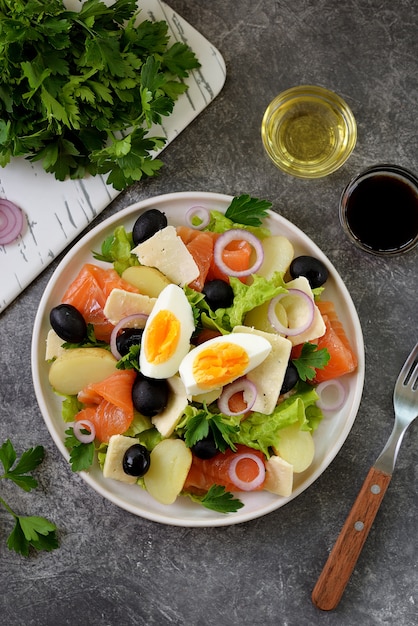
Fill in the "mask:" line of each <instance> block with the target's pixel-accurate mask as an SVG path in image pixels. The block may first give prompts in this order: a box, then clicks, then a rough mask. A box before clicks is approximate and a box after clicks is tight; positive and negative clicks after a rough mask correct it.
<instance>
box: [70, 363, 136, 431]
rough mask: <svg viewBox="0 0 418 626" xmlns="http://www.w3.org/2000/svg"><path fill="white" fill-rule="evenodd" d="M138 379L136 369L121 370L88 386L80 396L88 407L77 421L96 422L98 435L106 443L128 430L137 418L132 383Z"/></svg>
mask: <svg viewBox="0 0 418 626" xmlns="http://www.w3.org/2000/svg"><path fill="white" fill-rule="evenodd" d="M135 378H136V373H135V372H134V370H117V371H116V372H115V373H114V374H112V375H111V376H108V377H107V378H105V379H104V380H102V381H101V382H99V383H92V384H90V385H87V386H86V387H85V388H84V389H82V390H81V391H80V392H79V393H78V396H77V397H78V399H79V401H80V402H82V403H83V404H85V405H87V406H86V407H85V408H84V409H82V410H81V411H80V412H79V413H78V414H77V415H76V418H75V419H76V421H79V420H83V419H87V420H89V421H90V422H92V423H93V424H94V427H95V430H96V438H97V439H98V440H99V441H102V442H103V441H105V442H107V441H109V439H110V437H111V436H112V435H121V434H122V433H124V432H125V431H126V430H127V429H128V428H129V426H130V425H131V423H132V420H133V417H134V406H133V402H132V386H133V384H134V381H135Z"/></svg>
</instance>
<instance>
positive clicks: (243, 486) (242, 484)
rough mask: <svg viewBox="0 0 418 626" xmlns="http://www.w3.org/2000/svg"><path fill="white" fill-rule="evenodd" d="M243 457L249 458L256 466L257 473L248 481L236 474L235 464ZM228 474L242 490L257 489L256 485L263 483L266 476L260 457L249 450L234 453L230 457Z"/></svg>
mask: <svg viewBox="0 0 418 626" xmlns="http://www.w3.org/2000/svg"><path fill="white" fill-rule="evenodd" d="M243 459H251V460H252V461H254V462H255V463H256V465H257V467H258V475H257V476H256V477H255V478H254V479H253V480H251V481H250V482H249V483H247V482H245V481H244V480H241V479H240V478H238V476H237V465H238V463H239V462H240V461H242V460H243ZM228 476H229V480H230V481H231V482H232V483H233V484H234V485H235V486H236V487H238V488H239V489H241V490H242V491H254V489H257V487H260V486H261V485H262V484H263V482H264V479H265V477H266V467H265V465H264V463H263V461H262V460H261V459H260V457H258V456H257V455H256V454H251V452H242V453H239V454H236V455H235V456H234V458H233V459H232V461H231V464H230V466H229V468H228Z"/></svg>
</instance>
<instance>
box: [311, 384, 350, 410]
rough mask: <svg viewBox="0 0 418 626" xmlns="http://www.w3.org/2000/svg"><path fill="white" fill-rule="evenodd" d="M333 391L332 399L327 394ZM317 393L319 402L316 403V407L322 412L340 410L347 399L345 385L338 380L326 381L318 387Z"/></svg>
mask: <svg viewBox="0 0 418 626" xmlns="http://www.w3.org/2000/svg"><path fill="white" fill-rule="evenodd" d="M327 390H328V391H330V390H331V397H330V395H329V394H326V392H327ZM316 393H317V394H318V396H319V400H317V401H316V405H317V406H318V407H319V408H320V409H321V410H322V411H337V410H338V409H340V408H341V407H342V406H343V404H344V402H345V400H346V397H347V390H346V388H345V386H344V385H343V383H342V382H341V381H340V380H339V379H337V378H333V379H332V380H324V381H323V382H322V383H319V385H317V387H316Z"/></svg>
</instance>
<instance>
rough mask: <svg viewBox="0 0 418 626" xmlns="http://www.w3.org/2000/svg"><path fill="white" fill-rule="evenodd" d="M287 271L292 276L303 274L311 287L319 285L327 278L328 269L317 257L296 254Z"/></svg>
mask: <svg viewBox="0 0 418 626" xmlns="http://www.w3.org/2000/svg"><path fill="white" fill-rule="evenodd" d="M289 272H290V275H291V277H292V278H298V276H305V278H307V279H308V281H309V284H310V286H311V288H312V289H315V288H316V287H321V285H323V284H324V283H325V282H326V281H327V280H328V270H327V268H326V267H325V265H324V264H323V263H322V261H320V260H319V259H316V258H315V257H313V256H307V255H306V256H297V257H295V258H294V259H293V261H292V262H291V264H290V267H289Z"/></svg>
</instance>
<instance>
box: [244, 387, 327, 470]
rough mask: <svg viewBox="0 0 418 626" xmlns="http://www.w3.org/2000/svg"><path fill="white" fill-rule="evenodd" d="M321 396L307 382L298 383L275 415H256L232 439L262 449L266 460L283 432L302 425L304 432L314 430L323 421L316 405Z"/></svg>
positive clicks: (253, 414) (248, 419) (278, 406)
mask: <svg viewBox="0 0 418 626" xmlns="http://www.w3.org/2000/svg"><path fill="white" fill-rule="evenodd" d="M317 399H318V394H317V393H316V391H315V389H314V388H313V387H311V386H310V385H307V384H305V383H298V385H297V387H296V392H295V393H294V394H293V395H292V396H290V397H289V398H287V399H286V400H284V401H283V402H281V403H280V404H278V405H277V407H276V408H275V410H274V411H273V413H271V414H270V415H265V414H264V413H258V412H254V413H252V414H251V415H250V416H249V417H248V418H247V419H245V420H243V421H242V422H241V425H240V429H239V433H238V434H237V435H234V436H233V440H234V442H235V443H241V444H244V445H246V446H249V447H250V448H255V449H256V450H261V452H263V453H264V454H265V455H266V457H267V458H269V457H270V455H271V450H270V449H271V448H276V447H277V446H278V443H279V441H280V430H281V429H282V428H287V427H288V426H291V425H292V424H296V423H298V424H299V427H300V429H301V430H307V431H313V430H315V429H316V428H317V427H318V424H319V422H320V421H321V419H322V412H321V411H320V409H318V407H317V406H315V402H316V400H317Z"/></svg>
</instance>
